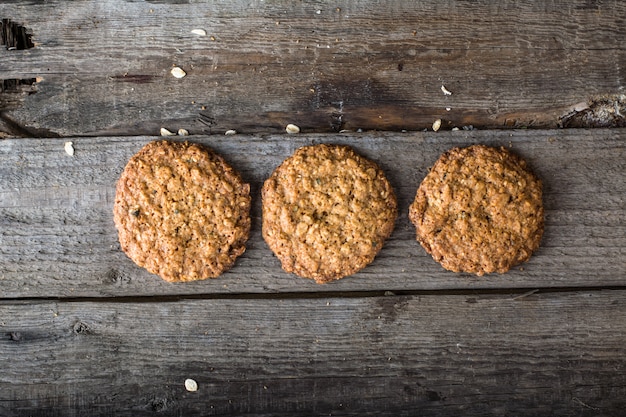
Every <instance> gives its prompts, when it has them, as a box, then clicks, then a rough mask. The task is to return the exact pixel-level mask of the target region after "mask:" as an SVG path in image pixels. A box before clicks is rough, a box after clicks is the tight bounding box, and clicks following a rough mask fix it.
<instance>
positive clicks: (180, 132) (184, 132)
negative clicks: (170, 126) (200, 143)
mask: <svg viewBox="0 0 626 417" xmlns="http://www.w3.org/2000/svg"><path fill="white" fill-rule="evenodd" d="M178 136H189V131H188V130H187V129H178Z"/></svg>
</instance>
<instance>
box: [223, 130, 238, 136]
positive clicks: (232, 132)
mask: <svg viewBox="0 0 626 417" xmlns="http://www.w3.org/2000/svg"><path fill="white" fill-rule="evenodd" d="M224 134H225V135H226V136H232V135H236V134H237V131H236V130H235V129H229V130H227V131H226V132H224Z"/></svg>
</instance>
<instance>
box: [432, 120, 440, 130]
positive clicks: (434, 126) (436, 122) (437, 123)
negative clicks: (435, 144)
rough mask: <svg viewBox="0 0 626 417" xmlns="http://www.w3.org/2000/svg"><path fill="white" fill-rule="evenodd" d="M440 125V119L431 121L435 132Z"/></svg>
mask: <svg viewBox="0 0 626 417" xmlns="http://www.w3.org/2000/svg"><path fill="white" fill-rule="evenodd" d="M440 127H441V119H437V120H435V121H434V122H433V130H434V131H435V132H436V131H438V130H439V128H440Z"/></svg>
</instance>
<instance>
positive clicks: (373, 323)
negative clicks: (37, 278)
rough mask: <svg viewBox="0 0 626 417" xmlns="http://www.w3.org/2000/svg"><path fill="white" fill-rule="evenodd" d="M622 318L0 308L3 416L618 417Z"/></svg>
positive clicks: (250, 308)
mask: <svg viewBox="0 0 626 417" xmlns="http://www.w3.org/2000/svg"><path fill="white" fill-rule="evenodd" d="M625 315H626V292H624V291H601V292H575V293H545V294H542V293H538V294H532V295H529V296H527V297H521V298H520V297H519V296H518V297H512V296H510V295H495V296H494V295H492V296H486V295H477V296H467V295H456V296H454V295H450V296H444V295H422V296H406V297H405V296H400V297H392V296H388V297H370V298H322V299H275V300H245V299H234V300H180V301H177V302H169V303H137V302H129V303H125V302H119V303H118V302H112V303H102V302H69V303H68V302H32V301H31V302H29V303H23V302H14V303H8V302H3V303H0V331H1V333H0V360H1V363H2V370H1V372H0V414H1V415H3V416H7V417H9V416H16V417H17V416H20V417H21V416H25V415H29V416H33V417H44V416H45V417H48V416H59V415H63V416H84V415H89V416H133V417H137V416H152V415H166V416H169V415H172V416H180V415H184V416H190V415H259V416H263V415H266V416H269V415H274V416H275V415H279V416H293V415H313V414H314V415H350V416H363V415H371V416H394V417H396V416H413V415H423V416H459V415H463V416H468V417H469V416H486V415H499V416H504V415H516V416H538V415H546V416H547V415H558V416H596V417H598V416H616V415H620V414H621V412H622V411H623V407H624V398H626V372H624V371H625V368H626V347H625V346H626V345H625V343H624V341H625V339H624V337H625V336H624V335H625V334H626V321H624V320H623V318H624V317H625ZM187 378H192V379H194V380H195V381H196V382H197V383H198V391H197V392H187V391H186V390H185V387H184V381H185V379H187Z"/></svg>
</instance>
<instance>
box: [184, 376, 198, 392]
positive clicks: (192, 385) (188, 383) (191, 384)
mask: <svg viewBox="0 0 626 417" xmlns="http://www.w3.org/2000/svg"><path fill="white" fill-rule="evenodd" d="M185 389H186V390H187V391H190V392H195V391H198V383H197V382H196V381H195V380H193V379H191V378H188V379H185Z"/></svg>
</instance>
